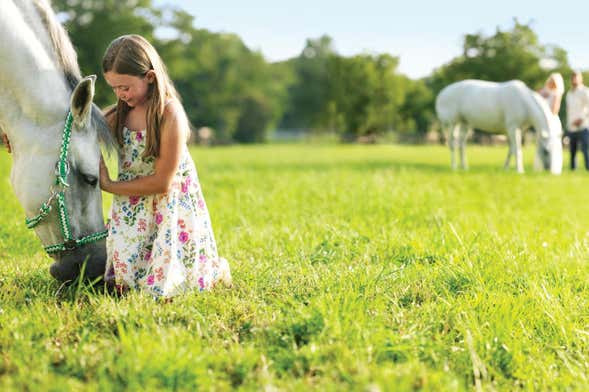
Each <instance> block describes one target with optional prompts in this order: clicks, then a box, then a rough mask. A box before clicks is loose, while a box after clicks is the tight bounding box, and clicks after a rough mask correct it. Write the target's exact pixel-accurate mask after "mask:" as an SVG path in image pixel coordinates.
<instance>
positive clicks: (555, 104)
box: [550, 94, 562, 115]
mask: <svg viewBox="0 0 589 392" xmlns="http://www.w3.org/2000/svg"><path fill="white" fill-rule="evenodd" d="M561 99H562V95H560V94H556V97H554V101H552V107H551V108H550V110H551V111H552V113H554V114H556V115H558V112H559V110H560V101H561Z"/></svg>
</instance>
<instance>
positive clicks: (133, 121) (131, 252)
mask: <svg viewBox="0 0 589 392" xmlns="http://www.w3.org/2000/svg"><path fill="white" fill-rule="evenodd" d="M102 70H103V72H104V78H105V79H106V81H107V83H108V84H109V85H110V86H111V87H112V89H113V91H114V93H115V95H116V97H117V104H116V106H114V107H113V108H112V109H111V110H110V111H108V112H107V113H106V117H107V120H108V121H109V123H110V124H111V128H112V130H113V133H114V136H115V137H116V140H117V141H118V144H119V146H120V148H121V153H120V156H119V176H118V180H117V181H113V180H111V179H110V176H109V173H108V169H107V168H106V166H105V164H104V161H101V164H100V186H101V188H102V189H103V190H104V191H106V192H110V193H112V194H114V197H113V204H112V208H111V212H110V224H109V229H108V238H107V241H106V247H107V262H106V274H105V280H106V282H107V283H114V284H115V286H116V288H117V289H118V290H119V291H125V290H127V289H141V290H144V291H147V292H149V293H150V294H152V295H153V296H155V297H163V298H170V297H172V296H174V295H176V294H179V293H181V292H184V291H186V290H188V289H191V288H196V289H199V290H208V289H210V288H212V287H213V286H215V285H216V284H217V283H219V282H221V283H223V284H225V285H227V286H230V285H231V273H230V271H229V265H228V263H227V261H226V260H225V259H223V258H220V257H219V256H218V254H217V246H216V244H215V238H214V236H213V230H212V227H211V221H210V218H209V213H208V210H207V207H206V204H205V200H204V198H203V194H202V190H201V187H200V184H199V181H198V176H197V172H196V168H195V166H194V162H193V161H192V158H191V156H190V154H189V152H188V146H187V144H186V142H187V140H188V136H189V133H190V128H189V125H188V120H187V117H186V114H185V112H184V109H183V107H182V104H181V103H180V98H179V95H178V93H177V92H176V90H175V88H174V86H173V84H172V82H171V80H170V78H169V77H168V74H167V71H166V68H165V66H164V64H163V62H162V61H161V59H160V57H159V55H158V53H157V52H156V50H155V49H154V48H153V46H152V45H151V44H150V43H149V42H147V41H146V40H145V39H144V38H143V37H141V36H138V35H125V36H122V37H119V38H117V39H115V40H114V41H113V42H112V43H111V44H110V46H109V47H108V49H107V50H106V53H105V55H104V58H103V62H102Z"/></svg>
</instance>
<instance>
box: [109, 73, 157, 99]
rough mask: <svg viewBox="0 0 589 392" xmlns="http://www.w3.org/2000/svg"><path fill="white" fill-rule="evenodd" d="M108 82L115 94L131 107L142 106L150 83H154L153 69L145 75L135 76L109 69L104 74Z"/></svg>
mask: <svg viewBox="0 0 589 392" xmlns="http://www.w3.org/2000/svg"><path fill="white" fill-rule="evenodd" d="M104 78H105V79H106V82H107V83H108V84H109V85H110V87H112V89H113V91H114V93H115V95H116V96H117V98H118V99H120V100H121V101H124V102H126V103H127V105H129V106H130V107H132V108H133V107H136V106H141V105H142V104H143V103H144V102H145V100H146V99H147V94H148V92H149V85H150V84H151V83H153V79H154V74H153V71H149V72H148V73H147V74H146V75H145V76H143V77H140V76H133V75H126V74H119V73H116V72H114V71H109V72H106V73H105V74H104Z"/></svg>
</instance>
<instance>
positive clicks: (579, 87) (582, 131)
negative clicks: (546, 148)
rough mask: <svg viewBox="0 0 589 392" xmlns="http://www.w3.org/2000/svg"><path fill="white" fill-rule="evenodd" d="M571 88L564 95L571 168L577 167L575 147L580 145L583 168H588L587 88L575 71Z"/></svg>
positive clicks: (579, 74) (588, 102) (588, 106)
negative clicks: (583, 162)
mask: <svg viewBox="0 0 589 392" xmlns="http://www.w3.org/2000/svg"><path fill="white" fill-rule="evenodd" d="M571 85H572V88H571V90H569V92H568V93H567V96H566V104H567V129H568V137H569V148H570V151H571V170H575V169H576V167H577V162H576V155H577V147H578V146H579V145H580V147H581V152H582V153H583V158H584V160H585V169H587V170H589V151H588V150H589V89H588V88H587V87H585V86H584V85H583V75H582V74H581V73H580V72H575V73H574V74H573V76H572V78H571Z"/></svg>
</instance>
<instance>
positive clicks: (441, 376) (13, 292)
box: [0, 145, 589, 390]
mask: <svg viewBox="0 0 589 392" xmlns="http://www.w3.org/2000/svg"><path fill="white" fill-rule="evenodd" d="M191 152H192V155H193V157H194V159H195V162H196V164H197V168H198V171H199V175H200V177H201V178H200V180H201V184H202V186H203V190H204V195H205V198H206V200H207V204H208V207H209V210H210V213H211V217H212V220H213V227H214V229H215V235H216V238H217V242H218V246H219V250H220V253H221V255H223V256H224V257H226V258H227V259H228V260H229V261H230V263H231V265H232V269H233V275H234V281H235V287H234V288H233V289H231V290H228V289H220V290H216V291H214V292H211V293H206V294H199V293H191V294H187V295H184V296H181V297H178V298H177V299H176V300H175V301H174V302H173V303H171V304H160V303H156V302H155V301H153V300H152V299H151V298H149V297H148V296H146V295H143V294H141V293H132V294H130V295H128V296H125V297H122V298H117V297H113V296H109V295H108V294H105V293H103V292H102V290H100V289H97V288H92V287H89V286H87V285H84V284H81V285H74V286H70V287H61V288H60V286H59V284H58V283H56V282H55V281H53V280H52V279H51V277H50V276H49V273H48V271H47V268H48V265H49V264H50V261H49V258H48V257H47V256H45V255H44V254H43V252H42V249H41V246H40V244H39V242H38V240H37V239H36V237H35V236H34V234H33V233H30V232H29V231H28V230H26V228H25V227H24V223H23V216H24V215H23V212H22V209H21V208H20V206H19V205H18V203H17V201H16V200H15V198H14V196H13V194H12V191H11V189H10V186H9V183H8V180H7V178H8V170H9V169H8V167H9V164H10V162H9V160H10V159H9V158H7V156H6V154H0V174H1V176H2V178H3V179H4V180H2V182H1V184H2V185H1V187H2V192H1V196H0V197H1V198H2V199H1V200H0V202H2V205H3V208H2V210H1V212H0V214H1V215H0V218H1V219H2V222H3V224H2V226H1V229H0V257H1V260H2V263H1V264H0V347H1V348H2V350H1V351H2V356H0V389H2V390H23V389H31V390H38V389H47V388H48V387H54V388H56V389H59V390H64V389H65V390H68V389H72V390H76V389H101V390H122V389H131V390H133V389H147V390H151V389H159V388H162V389H182V390H194V389H196V388H200V389H204V390H209V389H215V390H228V389H231V388H237V387H239V388H244V389H251V390H259V389H264V388H266V389H271V388H278V389H280V390H282V389H285V390H301V389H306V388H312V389H318V390H349V389H353V390H365V389H371V390H378V389H381V390H415V389H423V390H470V389H472V388H476V387H477V386H480V387H481V388H484V389H488V390H492V389H496V390H511V389H526V390H546V389H557V390H561V389H564V390H569V389H570V390H575V389H578V390H582V389H583V388H584V387H585V386H586V385H588V383H589V380H587V374H589V369H588V367H589V358H588V354H587V353H588V352H589V319H588V317H587V309H588V308H589V303H588V298H589V278H588V276H589V274H588V268H587V261H588V250H587V249H588V248H587V246H588V244H589V229H588V225H587V222H589V203H588V200H587V196H586V193H585V192H584V189H585V188H586V183H587V180H588V176H587V173H585V172H578V173H571V172H569V171H565V173H564V174H563V175H562V176H559V177H555V176H550V175H548V174H544V173H535V172H531V166H532V165H531V162H532V160H533V150H532V149H530V148H528V149H527V150H526V151H525V158H526V165H527V167H526V169H527V170H528V173H526V174H525V175H517V174H516V173H514V172H513V171H509V172H505V171H504V170H502V168H501V163H502V162H503V159H504V157H505V153H506V151H505V148H504V147H498V148H482V147H469V149H468V155H469V160H470V166H471V169H470V170H469V171H468V172H452V171H451V170H449V168H448V166H449V165H448V163H449V162H448V161H449V153H448V152H447V150H446V149H445V148H443V147H438V146H435V147H431V146H428V147H408V146H390V145H377V146H356V145H350V146H305V145H281V146H249V147H243V146H234V147H222V148H213V149H203V148H194V149H192V150H191ZM112 163H113V162H110V163H109V165H110V166H112V167H114V166H113V165H112ZM109 204H110V199H109V198H105V200H104V205H105V213H106V210H107V208H108V205H109ZM58 386H59V387H58Z"/></svg>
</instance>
